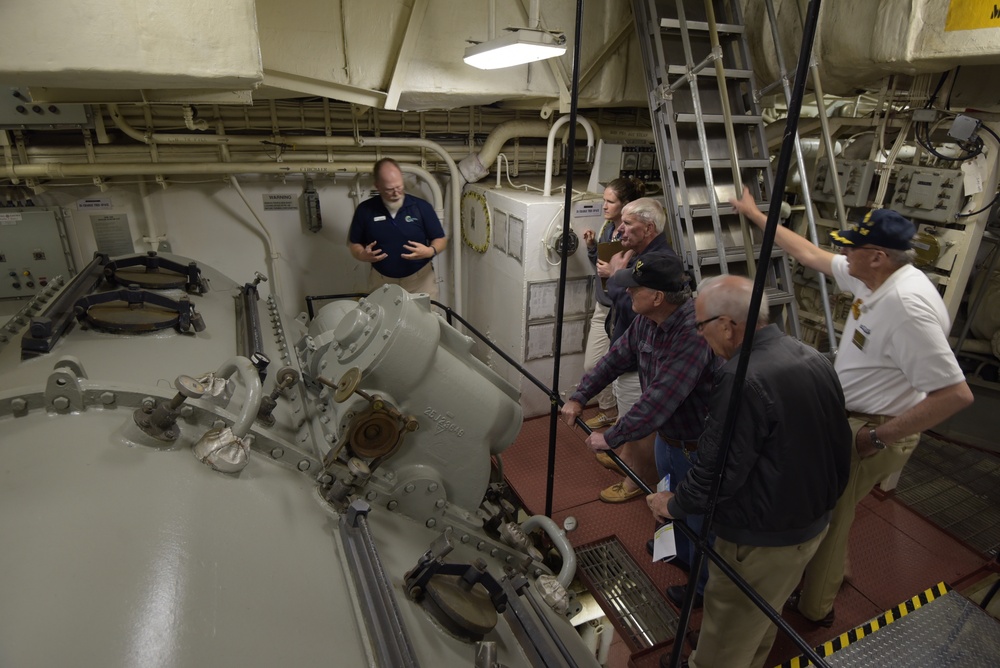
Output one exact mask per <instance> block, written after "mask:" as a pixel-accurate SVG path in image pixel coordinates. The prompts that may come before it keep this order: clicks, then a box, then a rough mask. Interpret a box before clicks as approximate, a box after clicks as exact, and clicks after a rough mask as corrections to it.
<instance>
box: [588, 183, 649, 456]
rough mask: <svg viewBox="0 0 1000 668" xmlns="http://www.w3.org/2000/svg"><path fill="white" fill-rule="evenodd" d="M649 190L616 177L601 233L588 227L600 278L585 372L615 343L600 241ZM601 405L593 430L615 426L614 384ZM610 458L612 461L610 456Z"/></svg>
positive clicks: (612, 235) (613, 233)
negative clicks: (609, 320) (625, 211)
mask: <svg viewBox="0 0 1000 668" xmlns="http://www.w3.org/2000/svg"><path fill="white" fill-rule="evenodd" d="M645 192H646V187H645V184H643V182H642V181H640V180H639V179H635V178H631V177H620V178H617V179H614V180H613V181H611V182H610V183H608V186H607V187H606V188H605V189H604V209H603V212H604V225H603V226H601V230H600V232H599V233H597V234H595V233H594V232H593V230H586V231H584V233H583V241H584V242H585V243H586V244H587V255H588V257H589V258H590V262H591V264H593V265H594V271H595V272H596V273H597V279H598V280H597V281H596V287H595V290H594V294H595V295H596V297H597V304H596V305H595V306H594V315H593V317H592V318H591V320H590V333H589V334H588V335H587V347H586V350H585V351H584V361H583V371H584V373H586V372H588V371H590V370H591V369H593V368H594V365H595V364H597V361H598V360H599V359H601V358H602V357H603V356H604V355H605V353H607V352H608V347H609V346H610V345H611V342H610V339H609V338H608V334H609V331H608V327H607V320H608V313H609V312H610V309H611V298H610V297H608V293H607V292H606V291H605V289H604V286H603V285H602V280H601V279H606V278H608V277H609V276H610V275H611V265H610V264H609V263H607V262H604V261H603V260H600V259H598V257H597V244H599V243H606V242H609V241H613V240H615V239H617V238H618V227H619V226H620V225H621V222H622V208H624V206H625V205H626V204H628V203H629V202H631V201H633V200H636V199H639V198H640V197H642V196H643V195H644V194H645ZM597 406H598V408H599V409H600V410H599V412H598V414H597V415H596V416H594V417H592V418H590V419H589V420H587V426H588V427H590V428H591V429H600V428H602V427H610V426H611V425H613V424H614V423H615V421H616V420H617V419H618V404H617V400H616V399H615V393H614V390H613V389H612V387H611V386H610V385H609V386H608V387H607V388H605V389H604V390H603V391H602V392H601V393H600V394H598V395H597ZM608 460H609V461H610V458H608ZM602 463H603V462H602ZM616 468H617V467H616Z"/></svg>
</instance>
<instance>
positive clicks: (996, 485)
mask: <svg viewBox="0 0 1000 668" xmlns="http://www.w3.org/2000/svg"><path fill="white" fill-rule="evenodd" d="M998 490H1000V458H998V457H997V456H996V455H993V454H990V453H987V452H982V451H979V450H975V449H971V448H963V447H961V446H958V445H955V444H954V443H948V442H945V441H939V440H938V439H936V438H932V437H929V436H927V435H925V436H924V437H923V438H922V439H921V441H920V447H919V448H917V449H916V451H914V453H913V456H912V457H911V458H910V461H909V462H907V464H906V467H905V468H904V469H903V473H902V475H901V476H900V479H899V485H898V487H897V488H896V494H897V498H899V500H900V501H902V502H903V503H905V504H907V505H908V506H910V507H911V508H913V510H915V511H917V512H918V513H920V514H921V515H923V516H924V517H926V518H927V519H928V520H930V521H931V522H934V523H935V524H937V525H938V526H940V527H942V528H944V529H947V530H948V531H950V532H952V533H953V534H954V535H955V536H956V537H958V538H959V539H961V540H964V541H965V542H967V543H968V544H969V545H970V546H972V547H973V548H974V549H978V550H980V551H982V552H983V553H986V554H996V553H997V551H998V550H1000V491H998Z"/></svg>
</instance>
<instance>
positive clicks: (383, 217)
mask: <svg viewBox="0 0 1000 668" xmlns="http://www.w3.org/2000/svg"><path fill="white" fill-rule="evenodd" d="M372 220H374V221H375V222H376V223H377V222H378V221H380V220H385V216H375V217H374V218H372Z"/></svg>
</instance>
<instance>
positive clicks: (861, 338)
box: [851, 327, 868, 350]
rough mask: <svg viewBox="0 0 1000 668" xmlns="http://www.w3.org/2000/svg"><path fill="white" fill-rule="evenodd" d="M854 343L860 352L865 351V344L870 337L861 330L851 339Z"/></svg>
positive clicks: (857, 330) (855, 332)
mask: <svg viewBox="0 0 1000 668" xmlns="http://www.w3.org/2000/svg"><path fill="white" fill-rule="evenodd" d="M851 341H852V343H854V345H856V346H857V347H858V350H864V349H865V344H866V343H868V337H866V336H865V334H864V332H862V331H861V328H860V327H859V328H858V329H856V330H854V337H853V338H852V339H851Z"/></svg>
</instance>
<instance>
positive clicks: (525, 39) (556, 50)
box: [465, 28, 566, 70]
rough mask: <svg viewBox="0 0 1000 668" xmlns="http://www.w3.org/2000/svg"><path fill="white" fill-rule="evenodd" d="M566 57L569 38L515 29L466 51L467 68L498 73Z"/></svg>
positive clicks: (541, 31) (545, 32) (558, 34)
mask: <svg viewBox="0 0 1000 668" xmlns="http://www.w3.org/2000/svg"><path fill="white" fill-rule="evenodd" d="M564 53H566V36H565V35H563V34H562V33H551V32H548V31H546V30H534V29H532V28H512V29H509V30H508V32H507V33H506V34H504V35H500V36H499V37H496V38H494V39H491V40H490V41H488V42H483V43H481V44H473V45H472V46H470V47H468V48H466V49H465V62H466V64H467V65H472V66H473V67H478V68H479V69H481V70H496V69H500V68H501V67H513V66H515V65H524V64H525V63H533V62H535V61H536V60H545V59H546V58H555V57H556V56H561V55H563V54H564Z"/></svg>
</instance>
